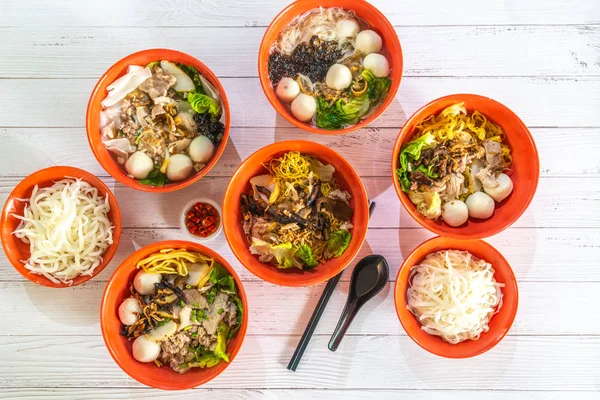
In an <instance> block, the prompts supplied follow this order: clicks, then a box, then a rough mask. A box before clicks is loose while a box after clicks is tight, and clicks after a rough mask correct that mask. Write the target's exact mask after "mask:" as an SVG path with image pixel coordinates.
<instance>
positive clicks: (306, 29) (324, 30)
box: [271, 7, 366, 60]
mask: <svg viewBox="0 0 600 400" xmlns="http://www.w3.org/2000/svg"><path fill="white" fill-rule="evenodd" d="M347 18H352V19H354V20H355V21H356V22H358V24H359V25H360V26H361V28H362V27H364V26H366V24H365V23H364V22H363V21H362V20H361V19H360V18H358V17H357V16H356V14H355V13H354V11H346V10H344V9H343V8H341V7H330V8H323V7H319V8H316V9H314V10H310V11H307V12H305V13H304V14H302V15H299V16H297V17H296V18H294V19H293V20H292V21H290V23H289V24H288V25H287V26H286V28H285V29H284V30H283V31H282V32H281V33H280V34H279V36H278V37H277V40H276V41H275V43H273V46H272V47H271V52H273V51H279V52H281V53H284V54H292V52H293V51H294V49H296V46H298V45H299V44H300V43H303V42H308V41H309V40H310V38H311V37H313V36H314V35H317V36H318V37H319V38H320V39H322V40H325V41H332V40H337V41H338V46H339V49H340V50H342V52H343V54H342V57H341V59H342V60H343V59H345V58H347V57H349V56H350V55H352V54H354V38H340V37H339V36H338V34H337V29H336V26H335V24H336V23H337V21H339V20H341V19H347Z"/></svg>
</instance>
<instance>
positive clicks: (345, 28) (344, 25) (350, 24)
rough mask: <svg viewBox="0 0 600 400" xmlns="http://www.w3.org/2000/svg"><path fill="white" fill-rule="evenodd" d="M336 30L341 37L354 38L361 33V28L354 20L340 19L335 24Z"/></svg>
mask: <svg viewBox="0 0 600 400" xmlns="http://www.w3.org/2000/svg"><path fill="white" fill-rule="evenodd" d="M335 30H336V31H337V34H338V36H339V37H354V36H356V35H357V34H358V32H359V31H360V27H359V26H358V23H357V22H356V21H355V20H353V19H340V20H339V21H338V22H337V23H336V24H335Z"/></svg>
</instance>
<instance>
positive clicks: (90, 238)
mask: <svg viewBox="0 0 600 400" xmlns="http://www.w3.org/2000/svg"><path fill="white" fill-rule="evenodd" d="M0 223H1V237H2V247H3V248H4V252H5V254H6V256H7V258H8V260H9V261H10V262H11V264H12V265H13V266H14V267H15V269H16V270H17V271H18V272H19V273H20V274H21V275H23V276H24V277H26V278H27V279H29V280H30V281H32V282H35V283H38V284H40V285H43V286H48V287H57V288H60V287H69V286H74V285H78V284H80V283H82V282H85V281H87V280H89V279H91V278H92V277H94V276H96V275H98V274H99V273H100V272H101V271H102V270H103V269H104V267H106V265H108V263H109V262H110V260H111V259H112V257H113V256H114V254H115V252H116V250H117V247H118V245H119V240H120V238H121V213H120V211H119V206H118V204H117V201H116V199H115V197H114V195H113V193H112V192H111V191H110V189H109V188H108V187H107V186H106V185H105V184H104V183H103V182H102V181H101V180H100V179H98V178H97V177H96V176H94V175H92V174H91V173H89V172H86V171H84V170H81V169H78V168H74V167H63V166H59V167H50V168H46V169H42V170H40V171H37V172H35V173H33V174H31V175H29V176H28V177H26V178H25V179H23V180H22V181H21V182H20V183H19V184H18V185H17V186H16V187H15V188H14V190H13V191H12V192H11V194H10V195H9V196H8V199H7V200H6V203H5V204H4V208H3V210H2V215H1V217H0Z"/></svg>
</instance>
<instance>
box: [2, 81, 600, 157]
mask: <svg viewBox="0 0 600 400" xmlns="http://www.w3.org/2000/svg"><path fill="white" fill-rule="evenodd" d="M221 82H222V83H223V86H224V88H225V91H226V93H227V97H228V98H229V102H230V107H231V110H232V116H231V119H232V126H236V127H259V128H263V131H262V133H261V134H260V135H259V136H251V135H244V136H243V138H242V140H243V141H246V142H248V143H254V145H255V146H256V147H257V148H258V147H259V146H262V145H264V144H267V143H272V142H273V140H279V131H280V129H281V128H289V127H291V126H292V125H291V124H290V123H289V122H287V121H286V120H284V119H283V118H282V117H280V116H278V114H277V113H276V112H275V110H274V109H273V108H272V107H271V105H270V104H269V102H268V101H267V99H266V97H265V95H264V93H263V91H262V89H261V87H260V84H259V82H258V79H256V78H240V79H235V78H223V79H222V80H221ZM95 84H96V80H95V79H64V80H63V79H0V104H2V107H0V127H83V126H85V112H86V107H87V103H88V100H89V96H90V93H91V92H92V88H93V87H94V85H95ZM469 92H470V93H477V94H483V95H486V96H489V97H491V98H493V99H495V100H498V101H500V102H501V103H503V104H505V105H506V106H507V107H509V108H510V109H512V110H513V111H514V112H515V113H516V114H517V115H519V117H520V118H521V119H522V120H523V121H524V122H525V124H527V125H528V126H529V127H600V113H599V112H598V109H600V78H590V77H588V78H557V77H537V78H527V77H520V78H517V77H514V78H506V77H505V78H481V77H480V78H464V77H463V78H457V77H438V78H424V77H423V78H419V77H406V78H404V79H403V80H402V83H401V85H400V89H399V92H398V95H397V96H396V101H394V102H392V104H391V105H390V106H389V108H388V109H387V110H386V111H385V112H384V113H383V114H382V115H381V116H380V117H379V118H378V119H377V120H376V121H375V122H374V123H373V124H371V126H370V127H371V128H377V127H390V128H396V129H399V128H400V127H401V126H402V125H403V124H404V122H405V121H406V119H408V118H409V117H410V116H411V115H412V114H413V113H414V112H415V111H416V110H417V109H418V108H420V107H422V106H423V105H425V104H426V103H428V102H430V101H431V100H433V99H435V98H437V97H441V96H445V95H447V94H450V93H469ZM34 100H35V103H36V104H43V105H44V106H43V107H34V106H33V102H34ZM24 110H25V111H24ZM569 110H576V112H575V111H569ZM273 128H275V129H273ZM367 129H370V128H367ZM314 137H315V135H313V134H306V139H307V140H312V139H313V138H314ZM236 145H237V142H236ZM67 155H68V154H65V156H67Z"/></svg>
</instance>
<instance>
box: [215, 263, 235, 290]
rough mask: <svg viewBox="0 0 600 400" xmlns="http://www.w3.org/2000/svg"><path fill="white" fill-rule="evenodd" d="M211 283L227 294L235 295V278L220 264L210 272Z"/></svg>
mask: <svg viewBox="0 0 600 400" xmlns="http://www.w3.org/2000/svg"><path fill="white" fill-rule="evenodd" d="M209 280H210V282H211V283H212V284H214V285H216V287H217V288H218V289H219V290H221V291H223V292H225V293H227V294H235V293H236V290H235V281H234V280H233V276H231V274H230V273H229V272H227V270H226V269H225V268H224V267H223V266H222V265H221V264H219V263H215V265H214V267H213V269H212V271H210V278H209Z"/></svg>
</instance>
